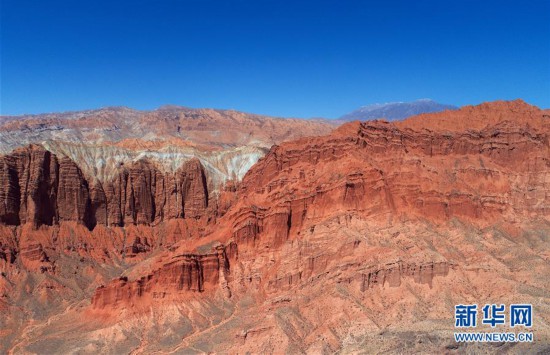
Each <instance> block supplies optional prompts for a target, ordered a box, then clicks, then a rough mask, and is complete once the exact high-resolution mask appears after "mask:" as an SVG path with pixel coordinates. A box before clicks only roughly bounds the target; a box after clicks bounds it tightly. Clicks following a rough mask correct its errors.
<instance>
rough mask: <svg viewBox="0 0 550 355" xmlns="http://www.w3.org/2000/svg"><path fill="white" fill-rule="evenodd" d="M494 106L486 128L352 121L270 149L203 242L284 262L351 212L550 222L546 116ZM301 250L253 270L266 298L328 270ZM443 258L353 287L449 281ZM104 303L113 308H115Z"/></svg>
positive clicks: (438, 220) (373, 270) (392, 269)
mask: <svg viewBox="0 0 550 355" xmlns="http://www.w3.org/2000/svg"><path fill="white" fill-rule="evenodd" d="M495 105H496V108H495V110H497V112H499V114H501V115H504V116H503V117H502V118H501V119H498V120H495V121H492V120H490V119H489V120H488V119H487V117H486V116H482V118H481V119H483V120H485V122H486V123H487V125H485V126H483V128H481V129H480V130H478V131H475V130H470V131H466V132H463V131H459V132H453V131H451V130H448V129H446V128H442V129H439V128H437V125H435V128H434V129H432V128H431V126H428V127H423V128H422V129H421V130H417V129H416V128H415V127H416V125H417V122H416V120H417V119H415V118H413V119H412V120H409V121H405V122H403V123H400V126H397V125H395V124H391V123H387V122H380V121H378V122H366V123H361V124H360V123H351V124H348V125H345V126H342V127H341V128H339V129H338V130H337V131H335V132H334V133H333V134H332V135H329V136H326V137H316V138H308V139H302V140H298V141H295V142H288V143H285V144H282V145H280V146H275V147H273V148H272V149H271V151H270V152H269V153H268V154H267V155H266V156H265V158H263V159H261V160H260V161H259V162H258V164H256V165H255V166H254V167H253V168H252V169H251V170H250V171H249V173H247V175H246V176H245V177H244V179H243V182H242V184H241V185H240V188H239V191H238V192H237V195H239V196H240V198H239V199H238V200H237V201H235V202H234V204H233V205H232V207H230V208H229V210H228V212H227V213H226V215H225V216H224V217H223V218H221V219H220V220H219V221H218V223H217V224H215V225H212V226H210V227H209V228H210V229H209V232H208V231H207V232H206V233H205V234H206V235H207V236H208V237H207V240H212V239H214V240H217V241H219V242H221V243H224V244H229V243H233V244H234V245H235V247H236V248H238V253H239V255H240V256H241V258H240V260H243V258H244V260H247V259H256V258H258V255H259V254H260V255H261V254H262V253H263V252H264V251H265V250H269V251H271V252H274V253H281V256H280V257H282V258H285V257H286V254H285V253H284V252H283V250H284V249H285V248H286V245H288V244H289V243H295V242H298V243H299V242H302V241H304V240H306V239H307V238H308V236H309V235H315V234H316V233H317V232H316V228H317V227H318V225H323V224H325V223H326V221H327V220H330V219H331V218H334V217H335V216H338V217H342V216H346V217H345V220H346V223H348V220H347V218H348V217H349V221H351V219H352V217H351V215H350V213H352V214H353V216H354V217H353V218H359V219H362V220H363V219H368V220H370V221H372V222H373V223H374V222H376V223H381V224H388V223H389V225H392V224H393V223H398V222H397V221H399V220H401V221H406V220H417V219H420V220H428V221H430V222H431V223H435V224H442V223H443V224H444V223H447V222H448V221H450V220H452V219H455V218H459V219H461V220H463V221H467V223H471V224H472V225H473V226H476V227H479V228H484V227H487V226H491V225H493V224H495V223H508V224H509V225H513V224H516V223H521V222H522V221H524V220H525V219H531V220H536V219H542V220H543V219H544V218H547V216H548V215H550V193H549V192H550V146H549V133H550V132H549V131H548V127H549V126H550V125H546V124H543V123H545V121H543V120H544V119H546V118H544V116H543V113H542V112H541V111H540V110H537V109H536V108H533V107H530V106H528V105H526V104H519V106H518V103H512V104H511V105H510V107H512V110H510V111H506V110H505V109H502V108H501V107H500V104H495ZM518 107H519V109H518ZM480 109H482V110H485V107H484V106H483V107H481V108H480ZM468 110H469V109H468ZM501 111H502V112H501ZM459 113H460V111H459ZM537 113H538V114H537ZM476 117H477V116H476V115H473V118H474V119H475V118H476ZM418 119H423V117H422V116H421V117H420V118H418ZM442 119H443V118H442ZM476 122H477V121H476ZM476 122H472V127H475V126H476ZM491 123H492V124H491ZM526 127H529V129H527V128H526ZM520 196H523V198H521V197H520ZM519 200H521V201H522V202H521V203H518V201H519ZM394 219H395V220H396V221H395V222H392V220H394ZM388 221H389V222H388ZM357 232H358V233H360V230H358V231H357ZM357 242H360V240H357ZM354 243H355V241H354ZM182 248H183V249H181V250H187V249H186V248H185V247H182ZM327 248H330V247H329V246H327ZM297 252H298V253H299V254H300V256H301V258H309V259H308V260H309V261H308V262H307V263H305V264H304V265H302V266H299V267H296V265H294V268H293V270H284V271H283V270H279V272H281V271H283V272H282V273H283V275H273V271H272V270H269V268H266V267H258V269H257V270H256V273H257V276H256V277H258V278H259V279H262V280H266V279H267V281H264V282H267V283H266V285H265V286H259V287H260V288H263V287H265V289H263V290H262V292H275V293H276V292H277V290H280V289H281V288H282V289H288V287H295V286H297V285H301V284H304V283H307V282H308V280H310V279H311V278H312V277H315V275H322V274H323V273H326V272H330V268H328V267H327V266H326V265H327V264H328V261H327V260H325V261H324V264H325V266H324V267H320V266H319V265H318V263H319V262H317V266H316V267H315V268H314V267H313V263H314V262H315V260H316V257H315V255H314V254H313V255H312V251H311V250H308V249H303V250H302V249H299V250H298V251H297ZM405 257H407V258H408V257H409V256H407V255H406V254H405ZM436 259H438V260H434V259H433V258H430V257H428V258H424V259H421V260H420V261H419V262H406V263H404V262H402V261H399V262H396V263H394V264H393V266H382V267H380V266H378V265H370V266H369V268H368V269H366V270H362V271H361V272H358V273H356V274H354V275H353V276H352V277H350V280H355V281H354V282H357V283H358V284H360V286H359V288H360V289H361V290H363V291H364V290H368V289H370V288H372V287H373V285H375V284H381V285H385V284H386V283H387V284H388V285H389V286H399V285H400V284H401V280H402V279H403V278H404V277H410V278H411V279H412V280H414V281H415V282H417V283H420V284H427V285H430V286H431V285H432V280H433V279H434V277H436V276H445V275H447V274H448V272H449V265H453V264H452V263H449V262H448V261H446V260H445V259H444V258H441V257H439V258H436ZM441 259H443V260H444V261H441ZM310 262H311V263H312V264H311V266H310V264H309V263H310ZM157 267H158V270H157V272H158V273H164V272H167V271H166V270H171V269H172V266H171V264H166V265H163V264H162V263H161V264H159V265H157ZM452 267H454V266H452ZM163 270H164V271H163ZM243 277H244V278H247V277H250V276H243ZM167 284H173V283H167ZM117 285H118V284H117ZM117 285H112V286H109V287H110V288H111V287H114V288H116V287H118V286H117ZM125 287H126V286H125ZM171 287H172V286H167V287H166V289H167V290H169V289H171ZM98 297H99V296H98ZM101 305H103V306H107V307H109V305H108V302H101Z"/></svg>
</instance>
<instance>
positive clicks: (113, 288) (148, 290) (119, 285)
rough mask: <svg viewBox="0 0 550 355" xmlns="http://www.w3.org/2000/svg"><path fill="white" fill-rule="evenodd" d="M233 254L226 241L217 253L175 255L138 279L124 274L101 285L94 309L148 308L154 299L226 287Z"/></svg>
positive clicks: (174, 299)
mask: <svg viewBox="0 0 550 355" xmlns="http://www.w3.org/2000/svg"><path fill="white" fill-rule="evenodd" d="M230 248H231V246H230ZM230 248H229V249H230ZM230 257H231V254H230V253H227V252H226V248H225V247H224V246H222V245H220V246H217V247H216V250H215V252H213V253H206V254H182V255H175V256H173V257H172V258H171V260H170V261H169V262H168V263H166V264H164V265H163V267H162V268H159V269H157V270H155V271H153V272H152V273H151V274H149V275H146V276H143V277H141V278H139V279H138V280H135V281H128V277H120V278H119V279H117V280H116V281H114V282H112V283H110V284H109V285H108V286H101V287H99V288H98V289H97V290H96V292H95V294H94V296H93V297H92V300H91V304H92V309H104V308H110V309H112V308H116V307H117V306H120V305H124V306H132V307H133V308H136V309H139V308H141V309H146V308H147V307H149V306H150V304H151V302H155V301H156V302H159V301H164V302H166V301H168V300H169V301H176V300H181V299H182V298H185V297H186V296H187V295H188V293H189V292H205V291H211V292H212V291H215V290H216V289H217V288H223V287H224V284H225V282H226V277H228V273H229V268H230V261H229V258H230Z"/></svg>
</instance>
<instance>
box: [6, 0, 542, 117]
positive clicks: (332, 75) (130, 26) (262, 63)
mask: <svg viewBox="0 0 550 355" xmlns="http://www.w3.org/2000/svg"><path fill="white" fill-rule="evenodd" d="M0 55H1V63H0V69H1V82H0V88H1V93H0V104H1V106H0V113H1V114H10V115H13V114H22V113H39V112H52V111H67V110H79V109H88V108H98V107H104V106H129V107H133V108H137V109H154V108H156V107H158V106H161V105H165V104H176V105H183V106H189V107H214V108H231V109H236V110H242V111H246V112H254V113H261V114H268V115H275V116H293V117H331V118H332V117H338V116H340V115H342V114H344V113H347V112H349V111H351V110H353V109H355V108H357V107H359V106H361V105H366V104H370V103H375V102H390V101H409V100H415V99H418V98H432V99H435V100H437V101H439V102H442V103H450V104H456V105H465V104H477V103H480V102H483V101H491V100H497V99H515V98H523V99H524V100H526V101H527V102H529V103H532V104H535V105H537V106H541V107H545V108H548V107H550V1H547V0H532V1H507V0H501V1H479V0H478V1H468V0H457V1H422V0H416V1H376V2H374V1H344V0H341V1H322V0H321V1H300V0H294V1H286V0H255V1H247V0H237V1H210V0H192V1H176V0H170V1H169V0H157V1H152V0H147V1H145V0H134V1H115V0H111V1H104V0H94V1H91V0H90V1H74V0H71V1H61V0H60V1H58V0H51V1H44V0H41V1H29V0H1V54H0Z"/></svg>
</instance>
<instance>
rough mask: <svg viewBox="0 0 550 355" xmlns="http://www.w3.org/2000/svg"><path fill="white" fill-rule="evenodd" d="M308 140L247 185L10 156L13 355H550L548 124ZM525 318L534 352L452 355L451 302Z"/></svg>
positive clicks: (520, 122) (21, 152) (5, 177)
mask: <svg viewBox="0 0 550 355" xmlns="http://www.w3.org/2000/svg"><path fill="white" fill-rule="evenodd" d="M181 121H182V122H184V121H185V122H186V120H183V119H182V120H181ZM16 123H17V122H16V121H14V120H6V122H5V123H4V125H6V124H8V125H9V124H13V125H15V124H16ZM17 124H18V125H19V126H18V127H20V123H17ZM308 124H310V125H315V124H318V125H319V126H314V127H310V128H311V131H309V133H313V134H304V135H305V136H308V135H319V136H318V137H305V138H298V137H293V138H297V139H293V140H291V141H287V142H283V143H279V142H276V143H278V144H277V145H274V146H272V147H271V148H270V149H269V151H268V152H267V154H266V155H265V156H264V157H262V158H260V159H259V161H258V162H257V163H255V164H254V165H253V166H252V167H251V168H250V169H249V170H247V172H246V174H245V175H244V177H243V178H242V180H241V179H240V177H239V176H236V177H235V178H234V179H226V180H223V179H221V178H220V179H218V180H216V179H213V178H212V177H211V176H209V175H211V174H212V173H211V170H209V169H208V168H207V164H206V162H205V160H204V159H201V157H195V158H190V159H187V160H185V162H182V163H181V164H178V166H177V167H176V168H171V169H169V168H167V167H166V165H163V164H162V163H159V160H155V159H154V158H152V157H151V155H142V156H141V157H140V159H138V160H135V159H134V158H131V159H129V160H128V162H126V161H123V164H121V165H120V164H119V163H117V164H119V166H118V167H117V168H116V169H115V170H114V173H108V174H107V173H105V174H104V175H103V176H102V177H98V175H99V173H96V174H93V173H92V171H91V170H90V169H87V168H84V167H83V166H84V164H87V163H86V162H83V161H82V160H84V161H85V160H86V159H78V158H77V156H76V155H73V156H71V155H70V154H60V153H59V152H60V151H59V150H57V151H56V150H55V149H51V150H50V147H52V146H53V143H52V145H48V144H42V145H40V146H38V145H32V146H28V147H23V148H18V149H16V150H15V151H13V152H11V153H8V154H6V155H4V156H3V157H2V160H1V163H0V201H1V202H2V203H1V204H0V220H1V221H2V225H0V243H1V245H0V267H1V270H2V277H1V279H0V291H1V298H0V311H1V312H2V313H3V315H4V317H3V318H2V324H1V325H2V328H1V329H2V330H1V335H0V337H2V342H1V343H2V345H1V346H2V348H1V349H0V351H8V352H13V353H37V352H38V353H43V352H47V353H55V352H61V353H67V352H82V353H105V352H111V353H128V352H132V353H154V352H156V353H178V352H182V353H192V352H199V353H202V352H212V351H214V352H242V353H244V352H247V351H249V352H253V353H258V352H291V353H298V352H308V353H319V352H325V353H332V352H337V351H341V352H390V351H391V352H432V353H445V352H448V353H452V352H463V351H471V352H479V351H482V352H494V353H496V352H499V353H501V352H513V353H520V352H525V351H529V352H537V351H540V352H545V351H549V350H550V328H549V322H550V279H549V278H548V275H549V274H550V264H549V257H550V248H549V247H550V239H549V238H550V217H549V216H550V113H549V112H548V111H543V110H540V109H538V108H536V107H534V106H531V105H528V104H526V103H524V102H523V101H520V100H518V101H512V102H493V103H486V104H482V105H479V106H474V107H472V106H469V107H464V108H462V109H460V110H457V111H446V112H444V113H436V114H426V115H420V116H416V117H413V118H410V119H408V120H405V121H402V122H398V123H389V122H386V121H373V122H364V123H359V122H352V123H348V124H345V125H343V126H341V127H339V128H337V129H336V130H334V131H333V132H332V133H330V134H328V135H323V132H320V131H322V130H324V129H326V126H324V123H322V122H317V123H315V122H311V123H308ZM235 127H237V126H235ZM235 130H237V128H235ZM278 130H279V128H277V129H276V130H275V131H278ZM168 131H170V130H168ZM183 131H184V132H185V131H186V130H185V129H184V130H183ZM314 131H318V132H317V133H316V132H314ZM228 132H230V131H228ZM209 134H210V133H209ZM255 134H256V133H254V131H252V133H251V135H250V137H251V138H249V139H250V140H251V141H252V140H255V139H257V138H254V137H255ZM262 134H263V136H262ZM262 134H259V136H260V137H264V138H263V139H265V137H266V135H265V132H263V133H262ZM274 137H275V136H274ZM276 137H281V136H276ZM175 138H176V139H178V140H179V139H180V138H178V137H175ZM136 139H137V138H136ZM138 140H139V141H140V142H141V139H138ZM275 140H279V141H282V140H284V139H282V138H276V139H275ZM113 141H115V143H99V141H98V143H94V144H96V145H97V146H99V147H100V148H97V149H102V148H101V147H103V146H109V147H110V146H112V145H114V146H117V145H118V144H120V141H116V139H113ZM116 142H118V143H116ZM29 143H35V142H29ZM56 144H59V146H61V145H68V144H69V143H56ZM70 144H76V145H79V144H80V143H70ZM124 144H126V143H124ZM140 144H148V143H140ZM151 144H160V145H164V144H165V143H163V142H156V143H151ZM193 144H205V145H207V146H209V147H212V146H214V145H216V144H212V142H210V141H209V142H207V141H200V140H193ZM222 144H227V142H225V143H219V144H218V145H222ZM239 144H243V143H242V142H241V143H239ZM247 144H248V143H247ZM266 144H267V143H266ZM220 149H225V148H223V147H222V148H220ZM201 151H202V148H201ZM258 158H259V157H258ZM112 159H113V158H112V157H108V159H107V160H108V162H107V161H106V164H113V161H112ZM92 160H93V159H92ZM92 160H90V161H92ZM168 160H169V159H168ZM115 165H116V164H115ZM215 181H218V182H217V183H215ZM514 302H519V303H531V304H533V307H534V314H535V324H534V326H533V329H532V330H533V332H534V334H535V343H533V344H501V343H498V344H484V345H469V346H466V345H464V344H458V343H455V342H454V339H453V337H452V333H453V331H454V319H453V317H454V313H453V310H454V305H456V304H460V303H477V304H485V303H506V304H510V303H514ZM478 329H484V328H483V327H480V328H478ZM489 329H490V328H489Z"/></svg>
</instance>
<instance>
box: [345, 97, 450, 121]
mask: <svg viewBox="0 0 550 355" xmlns="http://www.w3.org/2000/svg"><path fill="white" fill-rule="evenodd" d="M457 108H458V107H456V106H453V105H445V104H440V103H437V102H435V101H433V100H430V99H421V100H416V101H412V102H390V103H385V104H373V105H368V106H363V107H361V108H359V109H357V110H355V111H353V112H350V113H348V114H346V115H343V116H342V117H340V118H339V120H340V121H366V120H374V119H379V118H384V119H386V120H388V121H399V120H402V119H405V118H407V117H411V116H414V115H419V114H421V113H432V112H440V111H445V110H456V109H457Z"/></svg>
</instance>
